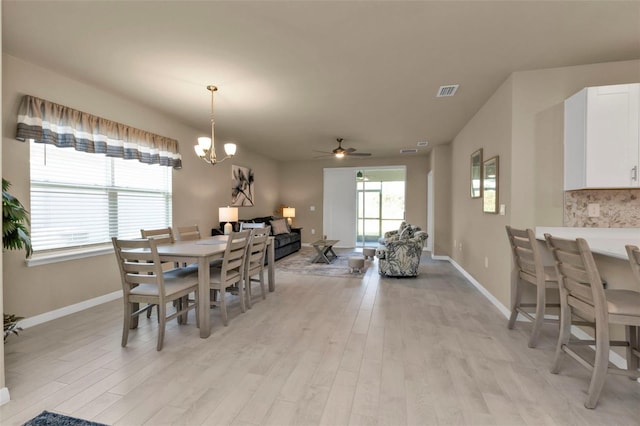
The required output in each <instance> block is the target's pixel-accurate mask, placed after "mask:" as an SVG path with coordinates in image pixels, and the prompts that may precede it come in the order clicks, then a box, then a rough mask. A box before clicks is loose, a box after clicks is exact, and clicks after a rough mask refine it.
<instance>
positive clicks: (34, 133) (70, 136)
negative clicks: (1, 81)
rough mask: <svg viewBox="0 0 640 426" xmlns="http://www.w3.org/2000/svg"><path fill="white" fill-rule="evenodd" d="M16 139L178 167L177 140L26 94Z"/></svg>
mask: <svg viewBox="0 0 640 426" xmlns="http://www.w3.org/2000/svg"><path fill="white" fill-rule="evenodd" d="M16 139H18V140H21V141H25V140H28V139H33V140H34V141H35V142H37V143H45V144H51V145H55V146H57V147H60V148H69V147H72V148H74V149H75V150H76V151H82V152H88V153H96V154H106V155H107V156H108V157H118V158H124V159H137V160H138V161H140V162H141V163H146V164H160V165H162V166H168V167H173V168H175V169H179V168H181V167H182V157H181V156H180V153H179V152H178V141H176V140H175V139H170V138H167V137H164V136H159V135H155V134H153V133H149V132H145V131H144V130H139V129H135V128H133V127H129V126H126V125H124V124H120V123H116V122H114V121H111V120H107V119H104V118H101V117H97V116H95V115H91V114H87V113H84V112H82V111H78V110H75V109H72V108H69V107H66V106H64V105H58V104H55V103H53V102H49V101H47V100H44V99H39V98H36V97H34V96H30V95H25V96H24V97H23V98H22V103H21V104H20V109H19V111H18V131H17V135H16Z"/></svg>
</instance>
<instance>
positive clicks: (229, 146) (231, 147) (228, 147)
mask: <svg viewBox="0 0 640 426" xmlns="http://www.w3.org/2000/svg"><path fill="white" fill-rule="evenodd" d="M236 148H237V147H236V144H235V143H225V144H224V152H225V154H227V155H228V156H232V155H236Z"/></svg>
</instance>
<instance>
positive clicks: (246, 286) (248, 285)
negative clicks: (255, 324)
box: [244, 276, 251, 309]
mask: <svg viewBox="0 0 640 426" xmlns="http://www.w3.org/2000/svg"><path fill="white" fill-rule="evenodd" d="M244 289H245V290H244V291H245V295H246V299H247V308H248V309H251V277H250V276H248V277H245V279H244Z"/></svg>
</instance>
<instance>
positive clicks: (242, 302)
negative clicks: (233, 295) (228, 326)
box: [238, 279, 247, 313]
mask: <svg viewBox="0 0 640 426" xmlns="http://www.w3.org/2000/svg"><path fill="white" fill-rule="evenodd" d="M238 298H239V299H240V310H241V311H242V313H245V312H247V305H246V304H245V296H244V279H241V280H240V281H238Z"/></svg>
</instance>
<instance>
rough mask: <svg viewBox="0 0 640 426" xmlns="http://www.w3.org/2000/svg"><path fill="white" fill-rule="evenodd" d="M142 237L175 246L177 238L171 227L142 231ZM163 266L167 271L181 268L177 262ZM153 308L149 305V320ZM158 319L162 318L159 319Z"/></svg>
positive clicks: (166, 263) (165, 263) (164, 263)
mask: <svg viewBox="0 0 640 426" xmlns="http://www.w3.org/2000/svg"><path fill="white" fill-rule="evenodd" d="M140 236H141V237H142V238H152V239H153V240H154V241H155V242H156V244H173V242H174V241H175V238H174V236H173V229H172V228H171V227H170V226H168V227H166V228H158V229H141V230H140ZM162 265H163V266H162V267H163V269H164V270H165V271H168V270H170V269H174V268H177V267H179V266H180V265H179V264H178V263H177V262H163V263H162ZM153 306H154V305H153V304H150V305H147V307H146V309H147V318H150V317H151V311H152V310H153ZM158 315H160V312H158ZM158 319H160V318H159V317H158Z"/></svg>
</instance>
